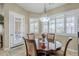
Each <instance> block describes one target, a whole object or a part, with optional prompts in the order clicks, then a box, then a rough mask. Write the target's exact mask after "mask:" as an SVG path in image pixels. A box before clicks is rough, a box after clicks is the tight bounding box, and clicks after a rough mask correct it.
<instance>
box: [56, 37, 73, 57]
mask: <svg viewBox="0 0 79 59" xmlns="http://www.w3.org/2000/svg"><path fill="white" fill-rule="evenodd" d="M71 41H72V38H69V39H68V40H67V43H66V46H65V49H64V51H57V53H56V55H57V56H66V51H67V48H68V45H69V43H70V42H71Z"/></svg>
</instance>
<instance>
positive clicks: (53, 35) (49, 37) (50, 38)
mask: <svg viewBox="0 0 79 59" xmlns="http://www.w3.org/2000/svg"><path fill="white" fill-rule="evenodd" d="M47 39H48V41H49V42H54V39H55V34H54V33H48V34H47Z"/></svg>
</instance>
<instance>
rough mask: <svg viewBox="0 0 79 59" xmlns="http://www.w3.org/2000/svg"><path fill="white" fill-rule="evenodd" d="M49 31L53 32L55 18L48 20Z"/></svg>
mask: <svg viewBox="0 0 79 59" xmlns="http://www.w3.org/2000/svg"><path fill="white" fill-rule="evenodd" d="M49 33H55V19H53V20H50V21H49Z"/></svg>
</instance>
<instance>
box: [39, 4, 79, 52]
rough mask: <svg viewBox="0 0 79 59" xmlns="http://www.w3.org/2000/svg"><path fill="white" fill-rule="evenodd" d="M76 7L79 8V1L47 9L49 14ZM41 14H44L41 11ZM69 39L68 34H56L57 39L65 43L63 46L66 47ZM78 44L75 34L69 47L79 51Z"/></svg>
mask: <svg viewBox="0 0 79 59" xmlns="http://www.w3.org/2000/svg"><path fill="white" fill-rule="evenodd" d="M76 9H79V3H67V4H65V5H64V6H61V7H58V8H54V9H51V10H49V11H47V14H48V15H54V14H57V13H62V12H67V11H71V10H76ZM41 15H42V16H43V13H41ZM67 39H68V36H63V35H56V40H58V41H61V42H62V44H63V47H65V43H66V42H67ZM77 46H78V43H77V37H74V36H73V40H72V42H71V43H70V44H69V47H68V48H69V49H71V50H76V51H78V48H77Z"/></svg>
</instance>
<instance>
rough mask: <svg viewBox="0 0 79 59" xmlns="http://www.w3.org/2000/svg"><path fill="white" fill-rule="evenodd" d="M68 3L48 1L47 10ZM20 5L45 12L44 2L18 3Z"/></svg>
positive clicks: (37, 11)
mask: <svg viewBox="0 0 79 59" xmlns="http://www.w3.org/2000/svg"><path fill="white" fill-rule="evenodd" d="M64 4H66V3H46V4H45V5H46V10H47V11H48V10H51V9H53V8H57V7H60V6H63V5H64ZM18 5H19V6H21V7H22V8H24V9H25V10H27V11H30V12H35V13H42V12H44V3H18Z"/></svg>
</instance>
